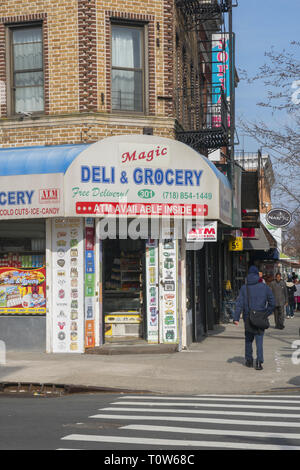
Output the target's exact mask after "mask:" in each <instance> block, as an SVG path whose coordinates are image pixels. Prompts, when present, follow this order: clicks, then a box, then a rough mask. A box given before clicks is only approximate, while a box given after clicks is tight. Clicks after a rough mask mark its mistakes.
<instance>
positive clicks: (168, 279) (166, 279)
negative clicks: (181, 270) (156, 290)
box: [160, 238, 178, 343]
mask: <svg viewBox="0 0 300 470" xmlns="http://www.w3.org/2000/svg"><path fill="white" fill-rule="evenodd" d="M177 251H178V249H177V240H175V239H173V238H170V239H165V240H161V241H160V263H161V273H162V282H161V286H160V300H161V304H160V319H161V341H162V342H163V343H177V342H178V318H177Z"/></svg>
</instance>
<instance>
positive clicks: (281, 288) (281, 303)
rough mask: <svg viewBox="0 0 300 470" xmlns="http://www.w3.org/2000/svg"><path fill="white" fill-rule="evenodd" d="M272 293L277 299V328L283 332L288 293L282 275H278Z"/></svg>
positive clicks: (272, 283)
mask: <svg viewBox="0 0 300 470" xmlns="http://www.w3.org/2000/svg"><path fill="white" fill-rule="evenodd" d="M270 287H271V290H272V293H273V295H274V297H275V310H274V317H275V328H276V329H278V330H283V328H284V307H285V306H286V305H287V304H288V293H287V288H286V284H285V282H284V281H283V280H282V279H281V274H280V273H277V274H276V276H275V280H274V281H272V282H271V284H270Z"/></svg>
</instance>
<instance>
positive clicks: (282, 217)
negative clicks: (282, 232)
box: [266, 209, 292, 228]
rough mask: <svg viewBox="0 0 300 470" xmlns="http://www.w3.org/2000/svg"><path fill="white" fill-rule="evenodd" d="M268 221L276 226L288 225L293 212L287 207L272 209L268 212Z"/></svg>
mask: <svg viewBox="0 0 300 470" xmlns="http://www.w3.org/2000/svg"><path fill="white" fill-rule="evenodd" d="M266 221H267V223H268V224H270V225H272V227H275V228H282V227H287V226H288V225H289V224H290V223H291V221H292V214H291V213H290V212H289V211H287V210H286V209H272V210H270V211H269V212H268V213H267V216H266Z"/></svg>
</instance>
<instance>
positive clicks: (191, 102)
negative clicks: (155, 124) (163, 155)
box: [175, 0, 235, 153]
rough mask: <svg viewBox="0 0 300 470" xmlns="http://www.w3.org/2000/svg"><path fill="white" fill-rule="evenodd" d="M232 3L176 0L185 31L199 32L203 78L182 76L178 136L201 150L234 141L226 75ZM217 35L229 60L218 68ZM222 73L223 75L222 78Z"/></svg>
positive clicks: (177, 102) (177, 103) (229, 0)
mask: <svg viewBox="0 0 300 470" xmlns="http://www.w3.org/2000/svg"><path fill="white" fill-rule="evenodd" d="M232 6H235V5H232V0H176V7H177V9H178V12H179V15H180V17H181V18H182V20H183V22H184V23H183V24H184V28H185V31H188V32H195V34H196V37H197V42H198V57H197V61H198V63H199V70H200V75H201V78H200V80H199V79H198V80H196V81H195V80H194V81H192V82H191V81H189V82H188V84H187V82H185V78H183V83H182V86H181V87H180V88H178V89H177V90H176V97H175V109H176V118H177V122H178V131H177V139H178V140H180V141H181V142H183V143H185V144H187V145H189V146H191V147H193V148H194V149H195V150H197V151H198V152H200V153H210V152H211V151H213V150H216V149H219V148H222V147H228V146H230V142H232V141H231V133H232V132H233V131H232V124H233V120H232V115H231V114H232V110H233V107H232V106H231V104H230V97H229V96H230V93H232V86H230V87H229V86H228V84H229V79H228V78H226V77H228V75H227V74H229V72H230V70H229V69H230V67H232V64H233V62H232V57H229V61H228V55H227V52H228V44H229V43H230V47H231V48H230V49H229V50H230V53H231V54H232V50H233V48H232V40H229V36H230V35H229V32H228V30H226V20H225V15H226V14H227V13H228V12H229V11H230V10H231V9H232ZM215 35H218V37H219V38H222V40H220V41H219V42H220V44H221V47H222V50H220V53H221V55H220V57H221V58H222V57H224V58H225V59H226V64H225V63H222V62H221V65H220V64H219V63H218V65H219V68H218V67H217V65H216V63H215V62H214V60H215V59H214V57H215V56H213V53H212V50H213V45H215V41H216V40H215V38H216V36H215ZM226 48H227V49H226ZM229 56H230V54H229ZM225 59H224V60H225ZM228 63H229V64H230V66H228ZM220 67H221V68H220ZM216 70H218V73H217V72H216ZM220 70H221V72H220ZM220 73H221V75H222V74H223V77H221V79H220ZM226 84H227V89H226ZM188 85H190V86H188ZM228 88H230V90H228Z"/></svg>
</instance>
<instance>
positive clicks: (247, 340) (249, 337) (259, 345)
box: [245, 330, 264, 362]
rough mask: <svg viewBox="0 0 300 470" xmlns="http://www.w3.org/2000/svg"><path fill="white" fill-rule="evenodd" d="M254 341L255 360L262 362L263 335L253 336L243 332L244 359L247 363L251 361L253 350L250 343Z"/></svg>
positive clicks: (248, 332)
mask: <svg viewBox="0 0 300 470" xmlns="http://www.w3.org/2000/svg"><path fill="white" fill-rule="evenodd" d="M254 339H255V342H256V358H257V360H258V361H259V362H264V352H263V341H264V333H263V334H261V335H255V334H254V333H250V331H247V330H246V331H245V358H246V360H247V361H252V360H253V348H252V343H253V341H254Z"/></svg>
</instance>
